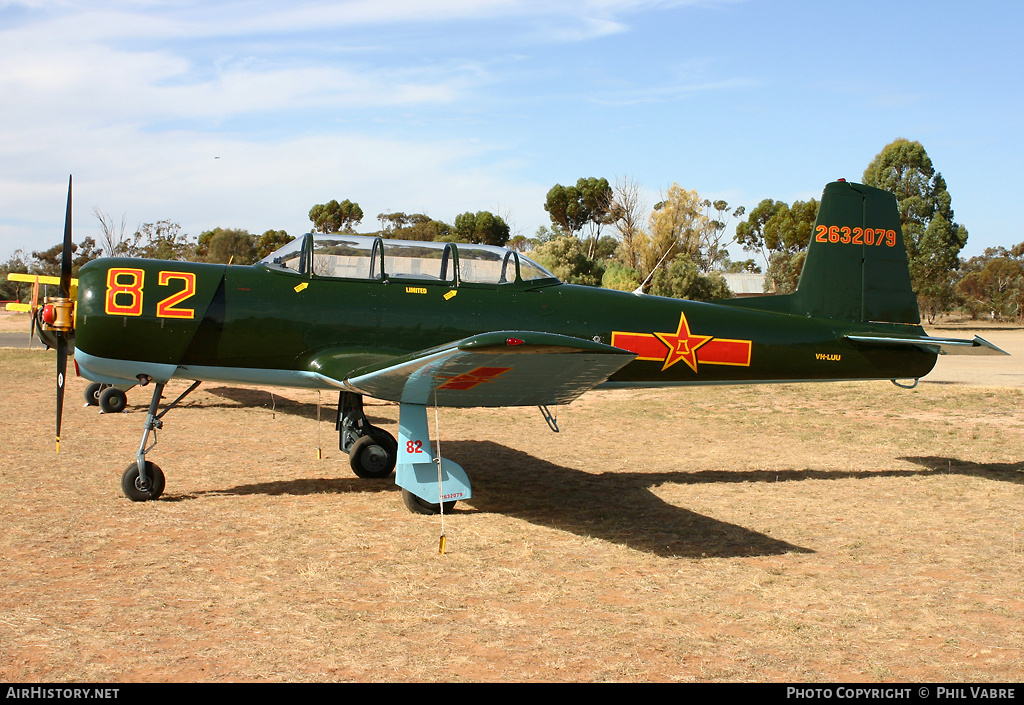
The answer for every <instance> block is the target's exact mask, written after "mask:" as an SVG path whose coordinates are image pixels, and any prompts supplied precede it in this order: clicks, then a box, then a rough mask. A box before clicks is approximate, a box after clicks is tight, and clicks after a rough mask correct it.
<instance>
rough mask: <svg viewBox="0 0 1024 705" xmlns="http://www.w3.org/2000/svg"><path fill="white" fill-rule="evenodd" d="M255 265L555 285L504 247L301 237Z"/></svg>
mask: <svg viewBox="0 0 1024 705" xmlns="http://www.w3.org/2000/svg"><path fill="white" fill-rule="evenodd" d="M257 264H261V265H265V266H267V267H269V268H271V269H278V270H288V271H291V272H295V273H298V274H305V275H310V276H312V277H325V278H335V279H416V280H420V281H434V282H447V283H449V284H451V285H452V286H455V285H460V284H491V285H496V284H513V283H529V284H534V285H537V284H557V283H558V278H557V277H555V275H554V274H552V273H551V272H549V271H547V270H546V269H544V268H543V267H541V266H540V265H539V264H537V263H536V262H534V261H533V260H531V259H529V258H527V257H523V256H522V255H520V254H519V253H518V252H516V251H514V250H509V249H506V248H504V247H495V246H493V245H472V244H466V243H451V242H415V241H409V240H385V239H383V238H379V237H372V236H367V235H344V234H340V233H335V234H330V235H321V234H318V233H306V234H305V235H303V236H301V237H298V238H296V239H294V240H292V241H291V242H290V243H288V244H287V245H285V246H284V247H282V248H281V249H280V250H278V251H277V252H274V253H273V254H270V255H268V256H267V257H264V258H263V259H262V260H260V261H259V262H258V263H257Z"/></svg>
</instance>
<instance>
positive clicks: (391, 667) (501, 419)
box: [0, 327, 1024, 682]
mask: <svg viewBox="0 0 1024 705" xmlns="http://www.w3.org/2000/svg"><path fill="white" fill-rule="evenodd" d="M0 330H2V327H0ZM933 333H934V334H936V335H948V336H950V337H954V336H955V337H969V335H967V332H966V331H964V330H962V329H961V330H957V331H953V330H936V331H933ZM981 335H982V336H983V337H985V338H987V339H988V340H990V341H991V342H993V343H995V344H996V345H1000V346H1001V347H1004V349H1007V350H1009V351H1010V352H1015V351H1016V352H1015V356H1014V357H1013V358H1002V359H998V358H953V357H946V358H942V359H940V361H939V365H938V367H937V369H936V371H935V372H933V374H932V375H930V376H929V377H928V378H926V379H925V380H923V381H922V383H921V384H920V385H919V386H918V387H917V388H916V389H913V390H903V389H899V388H897V387H895V386H894V385H892V384H889V383H886V382H872V383H832V384H817V385H764V386H750V387H722V388H694V389H680V390H653V391H652V390H644V391H628V392H624V391H602V392H593V393H590V394H587V395H585V396H584V397H583V398H581V399H580V400H579V401H577V402H576V403H574V404H572V405H570V406H568V407H563V408H560V409H559V410H558V422H559V425H560V428H561V432H560V433H558V434H555V433H552V432H551V431H549V430H548V429H547V427H546V426H545V424H544V422H543V420H542V419H541V417H540V414H539V413H538V412H537V410H536V409H500V410H485V409H472V410H452V409H442V410H441V411H440V413H439V415H438V419H437V422H438V425H439V428H440V434H439V435H440V438H441V451H442V454H443V455H445V456H446V457H449V458H451V459H453V460H455V461H456V462H458V463H460V464H461V465H462V466H463V467H465V468H466V469H467V471H468V472H469V474H470V477H471V478H472V480H473V489H474V496H473V498H472V499H470V500H467V501H464V502H460V503H459V504H458V505H457V507H456V509H455V511H454V512H452V513H451V514H450V515H448V516H446V517H445V518H444V523H443V524H442V522H441V520H440V518H439V517H436V516H435V517H425V516H417V515H412V514H409V513H408V512H407V511H406V510H405V509H404V507H403V506H402V503H401V499H400V495H399V492H398V491H397V489H396V488H395V486H394V483H393V481H391V480H380V481H372V480H359V479H357V478H355V477H354V476H353V475H352V473H351V472H350V471H349V470H348V465H347V459H346V458H345V457H344V456H343V454H342V453H341V452H340V451H339V450H338V448H337V435H336V433H335V431H334V425H333V420H334V411H333V407H332V404H334V403H336V397H334V396H333V395H328V394H326V393H325V394H322V395H318V394H317V393H316V392H310V391H303V390H289V389H258V388H251V387H246V388H238V387H224V386H218V385H204V386H203V387H200V390H199V391H198V392H196V393H195V394H194V395H193V396H192V397H189V399H188V400H186V402H185V403H184V404H183V405H182V407H181V408H179V409H175V410H172V411H171V412H170V413H169V414H168V415H167V416H166V417H165V419H164V421H165V428H164V429H163V430H162V431H160V432H159V436H158V440H159V443H158V445H157V446H156V447H155V448H154V449H153V451H152V452H151V454H150V458H151V459H152V460H154V461H155V462H157V463H158V464H159V465H160V466H161V467H162V468H163V469H164V472H165V473H166V475H167V489H166V492H165V494H164V496H163V498H161V500H160V501H157V502H150V503H143V504H136V503H132V502H129V501H128V500H127V499H125V498H124V497H123V496H122V494H121V492H120V488H119V481H120V476H121V473H122V472H123V470H124V468H125V467H126V465H127V464H128V463H129V462H130V461H131V460H132V458H133V456H134V453H135V450H136V447H137V446H138V443H139V439H140V436H141V427H142V422H143V418H144V417H143V415H144V413H145V407H146V405H147V404H148V395H147V394H144V393H143V392H144V390H139V389H135V390H132V391H131V392H129V407H128V413H125V414H116V415H101V414H99V413H98V411H97V410H96V409H95V408H94V407H90V408H86V407H84V406H83V403H82V401H80V400H82V394H83V391H84V387H85V382H84V380H81V379H79V378H71V379H70V380H69V382H68V399H69V401H68V403H67V405H66V407H65V409H66V415H65V424H64V433H63V438H62V443H61V453H60V455H59V456H56V455H55V454H54V452H53V451H54V448H53V401H52V398H53V391H52V390H53V364H54V356H53V353H52V352H43V351H41V350H38V349H37V350H13V349H4V350H0V390H2V393H3V398H4V400H5V402H4V404H3V405H2V406H0V429H3V435H4V439H3V443H2V446H0V588H2V589H0V681H5V682H28V681H98V682H133V681H150V682H152V681H166V682H179V681H207V682H213V681H245V682H251V681H392V682H397V681H474V682H479V681H624V682H628V681H775V682H779V681H786V682H791V681H792V682H812V681H813V682H821V681H845V682H880V681H954V682H955V681H984V682H1017V681H1020V680H1021V679H1022V677H1024V667H1022V665H1021V664H1022V663H1024V629H1022V622H1021V617H1020V615H1021V614H1024V581H1022V577H1024V389H1022V388H1021V385H1020V384H1019V373H1018V372H1017V369H1019V366H1020V364H1021V363H1020V360H1021V355H1024V332H1022V331H1019V330H1016V331H1015V330H998V329H992V328H990V329H988V330H986V331H984V332H982V333H981ZM993 361H995V364H994V365H993V364H989V363H992V362H993ZM986 365H988V367H986ZM1001 365H1002V367H1001ZM965 377H966V379H965ZM185 386H186V385H185V384H184V383H181V384H177V383H175V384H173V385H170V386H169V394H175V395H176V394H177V393H178V392H180V391H182V390H183V389H184V388H185ZM318 405H319V406H318ZM368 414H369V415H370V417H371V420H373V421H374V422H375V423H378V424H379V425H382V426H384V427H386V428H389V429H390V430H392V431H394V430H395V421H396V418H397V407H395V406H394V405H390V404H383V403H374V402H371V403H370V405H369V406H368ZM318 416H319V418H320V420H319V421H318ZM431 419H432V423H433V414H431ZM435 435H438V434H435ZM318 447H319V448H320V450H321V452H322V456H323V457H322V459H318V457H317V448H318ZM442 531H443V532H444V533H445V536H446V539H447V546H446V552H445V553H444V554H440V553H439V552H438V543H439V537H440V535H441V533H442Z"/></svg>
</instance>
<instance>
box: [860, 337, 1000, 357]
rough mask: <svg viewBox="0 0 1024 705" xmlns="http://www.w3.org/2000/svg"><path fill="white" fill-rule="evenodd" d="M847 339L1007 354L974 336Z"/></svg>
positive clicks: (950, 351) (956, 352) (939, 351)
mask: <svg viewBox="0 0 1024 705" xmlns="http://www.w3.org/2000/svg"><path fill="white" fill-rule="evenodd" d="M846 337H847V339H849V340H851V341H853V342H855V343H862V344H866V345H914V346H917V347H919V348H921V349H923V350H926V351H928V352H930V353H935V354H936V355H1009V354H1010V353H1008V352H1006V351H1005V350H1003V349H1002V348H999V347H997V346H995V345H993V344H992V343H990V342H988V341H987V340H985V339H984V338H981V337H979V336H974V339H973V340H963V339H959V338H932V337H930V336H924V335H922V336H917V337H915V338H898V337H887V336H874V335H848V336H846Z"/></svg>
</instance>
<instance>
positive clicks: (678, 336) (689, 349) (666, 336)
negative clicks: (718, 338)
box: [654, 313, 714, 372]
mask: <svg viewBox="0 0 1024 705" xmlns="http://www.w3.org/2000/svg"><path fill="white" fill-rule="evenodd" d="M654 335H656V336H657V337H658V340H660V341H661V342H663V343H664V344H665V347H667V348H668V355H667V356H666V357H665V366H664V367H662V368H661V371H662V372H664V371H665V370H667V369H668V368H669V367H671V366H672V365H674V364H676V363H677V362H679V361H680V360H682V361H683V362H685V363H686V364H687V365H688V366H689V368H690V369H691V370H693V371H694V372H696V371H697V349H698V348H699V347H700V346H701V345H704V343H706V342H708V341H709V340H711V339H712V338H714V336H713V335H691V334H690V326H689V324H688V323H687V322H686V314H684V313H683V314H679V328H677V329H676V332H675V333H657V332H655V334H654Z"/></svg>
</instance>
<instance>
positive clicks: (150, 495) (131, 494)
mask: <svg viewBox="0 0 1024 705" xmlns="http://www.w3.org/2000/svg"><path fill="white" fill-rule="evenodd" d="M121 491H122V492H124V496H125V497H127V498H128V499H130V500H131V501H133V502H148V501H149V500H151V499H157V498H158V497H159V496H160V495H161V494H163V492H164V473H163V470H161V469H160V466H159V465H157V464H156V463H154V462H152V461H149V460H147V461H146V474H145V477H143V476H142V474H141V473H139V464H138V463H137V462H136V463H132V464H131V465H129V466H128V467H127V468H126V469H125V471H124V475H122V476H121Z"/></svg>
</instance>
